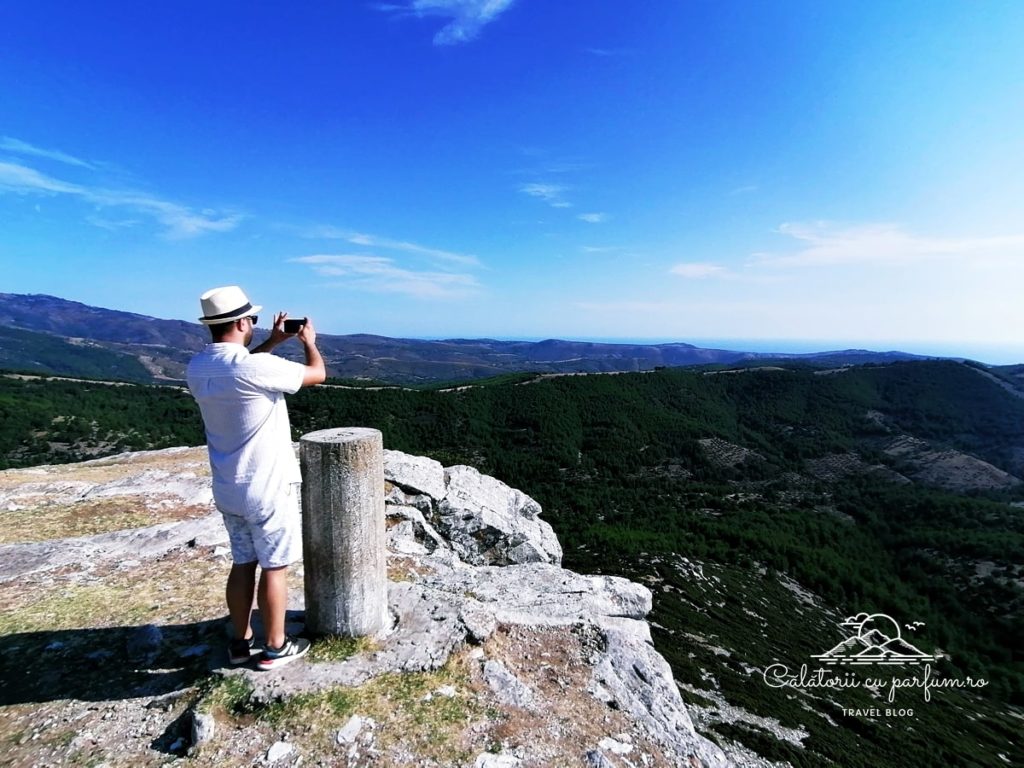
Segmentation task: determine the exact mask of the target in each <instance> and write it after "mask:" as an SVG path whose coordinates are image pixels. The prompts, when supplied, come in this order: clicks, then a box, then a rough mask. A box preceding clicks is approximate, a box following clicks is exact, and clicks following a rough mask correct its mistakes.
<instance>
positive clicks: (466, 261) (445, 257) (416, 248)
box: [306, 226, 481, 267]
mask: <svg viewBox="0 0 1024 768" xmlns="http://www.w3.org/2000/svg"><path fill="white" fill-rule="evenodd" d="M306 234H307V237H312V238H324V239H326V240H344V241H346V242H348V243H352V244H353V245H363V246H368V247H370V248H384V249H387V250H394V251H403V252H405V253H413V254H416V255H417V256H426V257H428V258H432V259H439V260H441V261H444V262H448V263H451V264H458V265H460V266H464V267H479V266H481V264H480V259H478V258H477V257H476V256H473V255H472V254H465V253H454V252H452V251H445V250H441V249H440V248H430V247H428V246H425V245H419V244H418V243H410V242H408V241H406V240H393V239H391V238H387V237H378V236H377V235H368V234H365V233H362V232H354V231H352V230H348V229H341V228H339V227H332V226H323V227H314V228H313V229H311V230H309V231H308V232H307V233H306Z"/></svg>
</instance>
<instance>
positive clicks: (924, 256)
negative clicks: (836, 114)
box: [754, 221, 1024, 267]
mask: <svg viewBox="0 0 1024 768" xmlns="http://www.w3.org/2000/svg"><path fill="white" fill-rule="evenodd" d="M778 232H779V233H780V234H782V235H786V236H787V237H790V238H793V239H794V240H796V241H798V243H799V244H800V248H799V250H796V251H793V252H790V253H756V254H754V258H755V263H756V264H762V265H767V266H774V267H815V266H837V265H844V264H882V265H886V264H888V265H895V264H908V263H923V262H929V261H940V260H941V261H949V260H968V259H976V258H981V257H1005V256H1018V257H1019V256H1021V255H1024V234H1019V235H1005V236H997V237H927V236H922V235H915V234H911V233H908V232H905V231H904V230H903V229H902V228H900V227H899V226H898V225H896V224H862V225H857V226H850V227H845V228H838V227H836V226H834V225H832V224H830V223H828V222H821V221H819V222H811V223H792V222H790V223H784V224H782V225H781V226H779V228H778Z"/></svg>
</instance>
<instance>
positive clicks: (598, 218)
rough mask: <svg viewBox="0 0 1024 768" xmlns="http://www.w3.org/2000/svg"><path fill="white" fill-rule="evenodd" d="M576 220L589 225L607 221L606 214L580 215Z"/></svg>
mask: <svg viewBox="0 0 1024 768" xmlns="http://www.w3.org/2000/svg"><path fill="white" fill-rule="evenodd" d="M576 218H577V219H580V220H581V221H586V222H588V223H589V224H600V223H601V222H603V221H607V220H608V214H607V213H581V214H580V215H579V216H577V217H576Z"/></svg>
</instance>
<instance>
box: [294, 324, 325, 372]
mask: <svg viewBox="0 0 1024 768" xmlns="http://www.w3.org/2000/svg"><path fill="white" fill-rule="evenodd" d="M298 336H299V341H300V342H302V348H303V350H304V351H305V353H306V375H305V376H303V377H302V386H304V387H315V386H316V385H317V384H323V383H324V379H326V378H327V366H325V365H324V359H323V357H321V356H320V350H319V349H317V348H316V329H315V328H314V327H313V321H312V320H310V319H309V318H308V317H307V318H306V324H305V325H304V326H302V330H301V331H299V333H298Z"/></svg>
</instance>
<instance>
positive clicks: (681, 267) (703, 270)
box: [669, 262, 729, 280]
mask: <svg viewBox="0 0 1024 768" xmlns="http://www.w3.org/2000/svg"><path fill="white" fill-rule="evenodd" d="M669 272H670V273H672V274H673V275H679V276H680V277H686V278H689V279H693V280H703V279H705V278H709V277H724V276H726V275H727V274H728V273H729V270H727V269H726V268H725V267H723V266H720V265H718V264H707V263H703V262H687V263H683V264H676V265H675V266H674V267H672V268H671V269H670V270H669Z"/></svg>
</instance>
